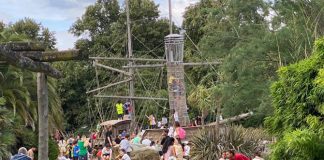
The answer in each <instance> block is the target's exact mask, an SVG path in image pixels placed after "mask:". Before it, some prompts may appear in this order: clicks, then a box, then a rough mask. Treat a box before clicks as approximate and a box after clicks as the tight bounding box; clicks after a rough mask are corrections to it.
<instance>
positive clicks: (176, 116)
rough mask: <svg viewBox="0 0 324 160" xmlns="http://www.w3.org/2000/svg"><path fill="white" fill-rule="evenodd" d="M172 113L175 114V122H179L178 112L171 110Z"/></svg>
mask: <svg viewBox="0 0 324 160" xmlns="http://www.w3.org/2000/svg"><path fill="white" fill-rule="evenodd" d="M171 113H172V114H173V120H174V122H179V115H178V112H177V111H176V110H174V109H172V110H171Z"/></svg>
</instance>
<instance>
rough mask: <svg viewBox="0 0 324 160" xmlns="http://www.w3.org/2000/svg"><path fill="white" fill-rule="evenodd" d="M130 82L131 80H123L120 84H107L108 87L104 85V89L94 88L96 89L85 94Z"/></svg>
mask: <svg viewBox="0 0 324 160" xmlns="http://www.w3.org/2000/svg"><path fill="white" fill-rule="evenodd" d="M131 80H132V79H131V78H129V79H125V80H123V81H120V82H116V83H112V84H108V85H106V86H104V87H100V88H96V89H93V90H90V91H88V92H86V93H87V94H89V93H92V92H96V91H99V90H102V89H105V88H109V87H112V86H116V85H118V84H122V83H126V82H129V81H131Z"/></svg>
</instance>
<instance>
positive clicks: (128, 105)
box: [123, 101, 131, 115]
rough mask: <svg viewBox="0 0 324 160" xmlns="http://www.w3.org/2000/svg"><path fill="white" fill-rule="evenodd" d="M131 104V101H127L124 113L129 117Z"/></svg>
mask: <svg viewBox="0 0 324 160" xmlns="http://www.w3.org/2000/svg"><path fill="white" fill-rule="evenodd" d="M130 104H131V103H130V102H129V101H127V102H126V103H125V104H124V106H123V107H124V112H125V115H129V114H130V113H129V109H130Z"/></svg>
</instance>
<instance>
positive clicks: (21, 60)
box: [0, 45, 62, 78]
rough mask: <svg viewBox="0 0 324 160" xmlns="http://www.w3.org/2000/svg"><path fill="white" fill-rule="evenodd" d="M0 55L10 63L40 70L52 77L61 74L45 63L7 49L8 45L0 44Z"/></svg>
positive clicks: (32, 69)
mask: <svg viewBox="0 0 324 160" xmlns="http://www.w3.org/2000/svg"><path fill="white" fill-rule="evenodd" d="M0 57H2V59H3V60H5V61H6V62H8V63H9V64H10V65H13V66H16V67H18V68H23V69H26V70H30V71H33V72H42V73H45V74H46V75H48V76H51V77H54V78H61V77H62V74H61V73H60V72H59V71H58V70H56V69H55V68H53V67H51V66H50V65H49V64H47V63H42V62H35V61H33V60H32V59H30V58H28V57H24V56H22V55H20V54H18V53H16V52H12V51H11V50H9V48H8V46H6V45H0Z"/></svg>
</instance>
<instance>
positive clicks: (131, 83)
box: [126, 0, 135, 122]
mask: <svg viewBox="0 0 324 160" xmlns="http://www.w3.org/2000/svg"><path fill="white" fill-rule="evenodd" d="M126 16H127V37H128V43H127V44H128V45H127V46H128V58H133V49H132V37H131V36H132V33H131V28H130V27H131V24H130V23H131V22H130V18H129V0H126ZM128 65H129V66H132V65H133V61H131V60H130V61H128ZM128 72H129V73H130V75H131V81H129V97H134V94H135V90H134V68H129V70H128ZM131 106H132V115H131V118H132V120H133V122H135V103H134V100H133V99H131Z"/></svg>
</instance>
